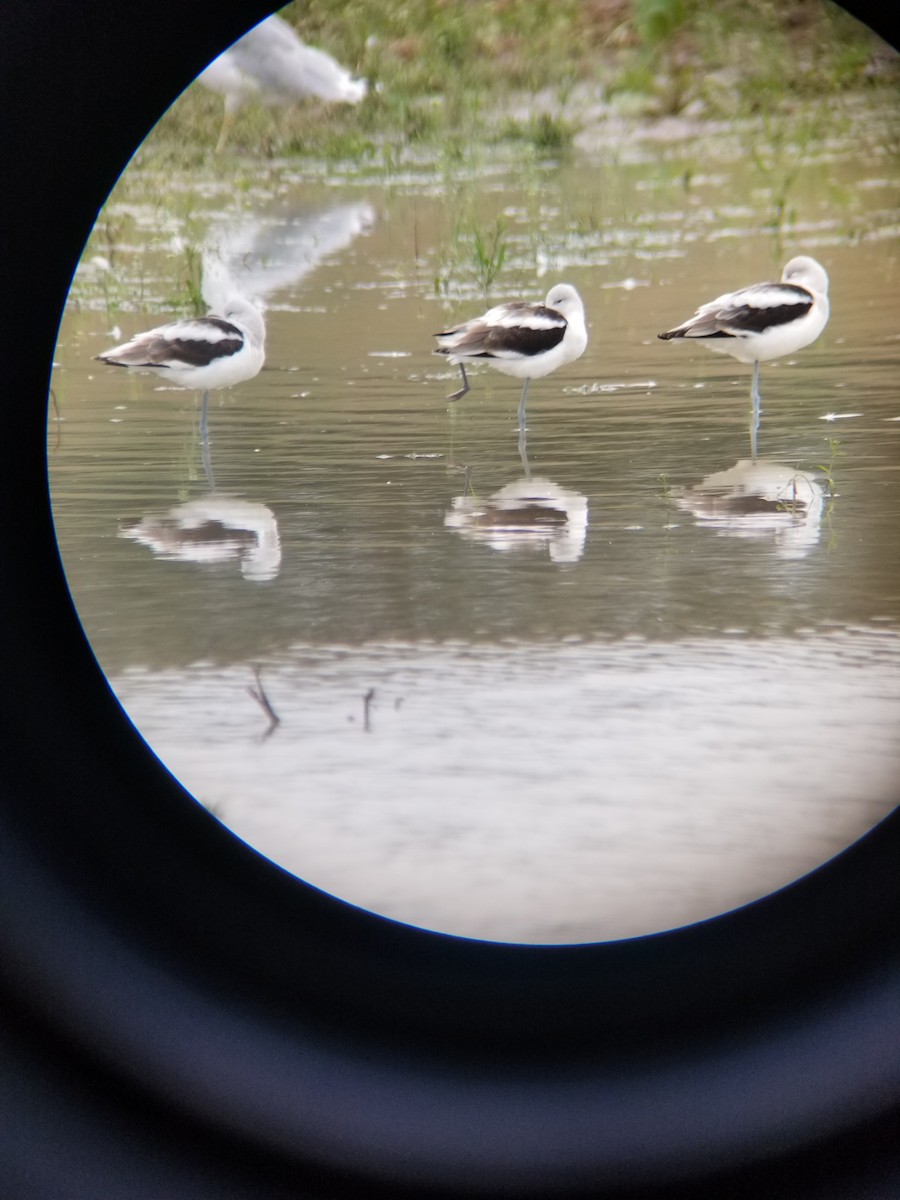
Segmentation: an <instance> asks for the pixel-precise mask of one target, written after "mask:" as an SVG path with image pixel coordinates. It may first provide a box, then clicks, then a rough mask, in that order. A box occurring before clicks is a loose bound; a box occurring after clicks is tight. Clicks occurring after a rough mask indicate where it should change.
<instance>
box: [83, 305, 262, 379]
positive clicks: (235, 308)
mask: <svg viewBox="0 0 900 1200" xmlns="http://www.w3.org/2000/svg"><path fill="white" fill-rule="evenodd" d="M265 344H266V326H265V322H264V321H263V317H262V313H261V312H260V311H259V309H258V308H256V306H255V305H253V304H251V303H250V301H249V300H247V299H246V298H245V297H243V296H234V297H232V298H231V299H230V300H229V301H228V302H227V303H226V304H225V305H224V307H223V310H222V315H221V316H218V315H216V314H213V313H210V314H209V315H208V316H206V317H190V318H187V319H185V320H182V321H172V322H171V323H170V324H168V325H158V326H156V328H154V329H148V330H147V331H146V333H138V334H135V336H134V337H133V338H132V339H131V340H130V341H128V342H123V344H122V345H121V346H116V347H115V348H114V349H112V350H107V351H106V352H105V353H104V354H97V355H95V357H96V358H97V359H98V360H99V361H100V362H104V363H107V364H108V365H109V366H111V367H126V368H127V369H128V370H130V371H142V372H151V373H152V374H154V375H160V376H162V377H163V378H164V379H166V380H167V381H168V382H169V383H172V384H174V385H175V386H176V387H180V388H197V389H198V390H202V391H203V392H204V393H207V392H209V391H210V389H217V388H227V387H232V386H233V385H234V384H236V383H243V382H244V381H245V380H247V379H252V378H253V377H254V375H258V374H259V372H260V370H261V368H262V365H263V362H264V361H265Z"/></svg>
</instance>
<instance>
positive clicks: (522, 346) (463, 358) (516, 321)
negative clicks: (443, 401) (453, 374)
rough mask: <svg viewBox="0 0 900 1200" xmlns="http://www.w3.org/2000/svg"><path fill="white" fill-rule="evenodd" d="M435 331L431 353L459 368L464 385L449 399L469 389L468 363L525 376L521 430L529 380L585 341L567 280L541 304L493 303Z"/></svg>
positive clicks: (570, 358) (580, 350)
mask: <svg viewBox="0 0 900 1200" xmlns="http://www.w3.org/2000/svg"><path fill="white" fill-rule="evenodd" d="M434 336H435V337H436V338H437V339H438V341H439V342H440V345H439V347H438V348H437V349H436V350H435V352H434V353H435V354H446V355H447V357H448V358H449V359H450V361H451V362H452V363H456V364H457V365H458V366H459V369H460V371H461V372H462V381H463V385H462V387H461V388H460V389H459V391H458V392H452V393H451V394H450V395H449V396H448V397H447V399H448V400H459V399H460V397H461V396H464V395H465V394H466V392H468V391H469V380H468V378H467V376H466V365H465V364H466V363H467V362H486V363H488V365H489V366H492V367H496V369H497V370H498V371H502V372H503V374H504V375H514V376H515V377H516V378H517V379H524V380H525V386H524V387H523V388H522V398H521V399H520V401H519V430H520V432H521V431H524V429H525V400H526V397H527V396H528V385H529V383H530V382H531V380H532V379H540V378H541V377H542V376H544V375H549V374H550V372H551V371H555V370H556V368H557V367H563V366H565V365H566V363H570V362H574V361H575V359H576V358H580V357H581V356H582V354H584V351H585V347H586V346H587V340H588V335H587V328H586V326H585V323H584V304H583V303H582V301H581V297H580V296H579V295H578V293H577V292H576V291H575V289H574V288H573V287H572V285H571V284H568V283H558V284H556V286H555V287H552V288H551V289H550V291H549V292H548V293H547V299H546V300H545V301H544V303H543V304H528V303H526V302H524V301H516V302H514V303H512V304H498V305H497V306H496V307H495V308H492V309H489V310H488V312H486V313H485V314H484V315H483V316H481V317H475V318H473V320H471V321H465V322H463V324H462V325H454V326H453V328H452V329H445V330H444V331H443V332H442V333H436V334H435V335H434Z"/></svg>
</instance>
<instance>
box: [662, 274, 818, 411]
mask: <svg viewBox="0 0 900 1200" xmlns="http://www.w3.org/2000/svg"><path fill="white" fill-rule="evenodd" d="M827 322H828V274H827V272H826V270H825V268H824V267H823V266H822V265H821V263H818V262H816V260H815V259H814V258H808V257H807V256H806V255H805V254H801V255H799V256H798V257H797V258H792V259H791V261H790V262H789V263H788V264H787V266H786V267H785V268H784V270H783V271H782V273H781V281H780V282H779V283H754V284H752V285H751V286H750V287H745V288H740V289H739V290H738V291H736V292H726V293H725V294H724V295H723V296H717V297H716V299H715V300H710V301H709V302H708V303H707V304H701V306H700V307H699V308H698V309H697V311H696V312H695V313H694V315H693V316H692V317H691V318H690V319H689V320H687V321H685V322H684V323H683V324H682V325H677V326H676V327H675V328H674V329H670V330H668V332H667V333H661V334H659V335H658V336H659V337H661V338H662V339H663V340H664V341H666V340H669V339H670V338H691V339H693V340H696V341H700V342H702V343H703V344H704V346H708V347H709V348H710V350H720V351H722V353H724V354H730V355H731V356H732V357H733V358H736V359H737V360H738V362H742V363H752V364H753V384H752V386H751V389H750V397H751V399H752V401H753V423H752V425H751V430H752V432H753V433H754V434H755V432H756V430H757V429H758V428H759V413H760V398H759V364H760V363H761V362H768V361H769V360H770V359H773V358H784V357H785V356H786V355H788V354H795V353H796V352H797V351H798V350H802V349H803V347H804V346H808V345H809V344H810V342H814V341H815V340H816V338H817V337H818V336H819V334H820V333H821V332H822V330H823V329H824V328H825V326H826V324H827Z"/></svg>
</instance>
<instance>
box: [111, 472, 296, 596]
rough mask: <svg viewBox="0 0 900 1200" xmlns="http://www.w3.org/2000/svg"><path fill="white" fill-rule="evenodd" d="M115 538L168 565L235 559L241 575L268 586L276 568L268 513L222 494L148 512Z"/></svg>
mask: <svg viewBox="0 0 900 1200" xmlns="http://www.w3.org/2000/svg"><path fill="white" fill-rule="evenodd" d="M119 536H120V537H123V538H131V539H132V540H133V541H136V542H139V543H140V544H141V545H142V546H148V547H149V548H150V549H151V550H152V551H153V553H154V554H155V555H156V556H157V557H158V558H163V559H168V560H169V561H175V562H192V563H198V564H206V563H224V562H233V561H237V562H239V563H240V568H241V574H242V575H243V577H244V578H245V579H248V580H250V581H251V582H253V583H267V582H268V581H269V580H272V579H274V578H275V577H276V576H277V574H278V572H279V570H280V569H281V538H280V537H279V533H278V522H277V521H276V520H275V514H274V513H273V512H272V510H271V509H270V508H267V507H266V505H265V504H255V503H253V502H252V501H249V500H241V499H239V498H238V497H236V496H228V495H224V494H222V493H215V494H212V495H209V496H203V497H201V498H200V499H198V500H189V501H188V502H187V503H186V504H177V505H175V506H174V507H173V508H170V509H169V510H168V512H165V513H158V514H154V513H148V514H147V515H146V516H144V517H142V518H141V520H140V521H138V522H137V523H136V524H134V525H130V526H127V527H126V528H124V529H122V530H120V532H119Z"/></svg>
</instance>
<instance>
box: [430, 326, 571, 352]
mask: <svg viewBox="0 0 900 1200" xmlns="http://www.w3.org/2000/svg"><path fill="white" fill-rule="evenodd" d="M565 336H566V326H565V324H562V325H553V326H552V327H551V328H550V329H528V328H527V327H526V326H524V325H516V326H514V327H512V328H504V327H503V326H498V327H497V328H496V329H489V330H488V331H487V332H486V334H485V336H484V341H483V343H482V349H481V350H480V351H479V352H478V354H476V355H473V356H472V357H473V358H499V357H506V356H507V355H509V354H521V355H522V356H523V357H524V358H533V357H534V356H535V355H538V354H546V352H547V351H548V350H552V349H553V347H554V346H558V345H559V343H560V342H561V341H562V340H563V338H564V337H565ZM451 353H452V351H451Z"/></svg>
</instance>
